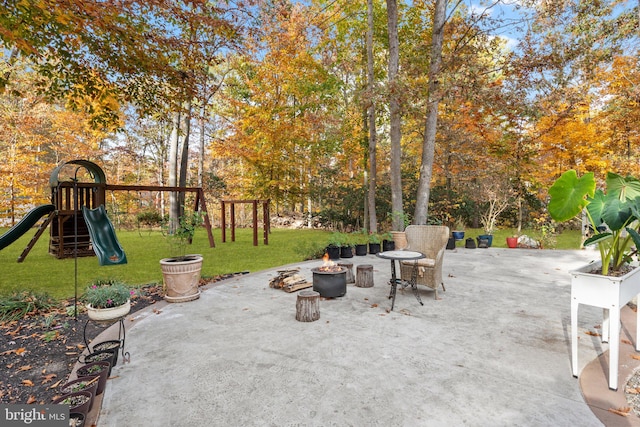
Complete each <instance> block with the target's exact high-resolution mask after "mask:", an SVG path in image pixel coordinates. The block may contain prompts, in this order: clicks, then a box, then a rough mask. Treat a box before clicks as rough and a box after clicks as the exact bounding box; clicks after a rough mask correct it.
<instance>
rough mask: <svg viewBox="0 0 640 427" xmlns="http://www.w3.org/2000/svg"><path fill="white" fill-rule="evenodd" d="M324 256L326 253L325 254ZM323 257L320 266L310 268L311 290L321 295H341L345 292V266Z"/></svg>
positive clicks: (327, 296) (326, 296)
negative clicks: (311, 276)
mask: <svg viewBox="0 0 640 427" xmlns="http://www.w3.org/2000/svg"><path fill="white" fill-rule="evenodd" d="M325 257H326V254H325ZM326 258H327V259H324V258H323V259H324V265H322V267H316V268H312V269H311V272H313V290H314V291H316V292H318V293H319V294H320V296H321V297H324V298H334V297H341V296H343V295H344V294H346V293H347V268H346V267H342V266H339V265H336V264H335V263H333V262H331V261H329V260H328V257H326Z"/></svg>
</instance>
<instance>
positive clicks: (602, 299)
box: [569, 261, 640, 390]
mask: <svg viewBox="0 0 640 427" xmlns="http://www.w3.org/2000/svg"><path fill="white" fill-rule="evenodd" d="M599 267H600V262H599V261H598V262H594V263H592V264H589V265H586V266H584V267H581V268H579V269H577V270H574V271H570V272H569V273H570V274H571V368H572V370H573V376H574V377H576V378H577V377H578V306H579V305H580V304H587V305H590V306H593V307H602V308H603V310H602V316H603V320H602V342H609V388H610V389H611V390H617V389H618V363H619V357H620V309H621V308H622V307H624V306H625V304H627V303H628V302H629V301H631V299H632V298H633V297H634V296H636V295H638V294H640V274H636V273H640V268H636V269H634V270H633V271H631V272H629V273H627V274H625V275H624V276H620V277H611V276H602V275H598V274H590V273H588V272H589V271H593V270H594V269H597V268H599ZM636 325H640V310H638V311H637V314H636ZM639 343H640V328H636V342H635V348H636V350H637V351H640V346H639Z"/></svg>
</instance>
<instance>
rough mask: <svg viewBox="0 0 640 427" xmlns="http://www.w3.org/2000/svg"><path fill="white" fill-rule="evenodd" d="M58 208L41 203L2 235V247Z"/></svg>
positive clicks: (0, 242) (0, 237)
mask: <svg viewBox="0 0 640 427" xmlns="http://www.w3.org/2000/svg"><path fill="white" fill-rule="evenodd" d="M55 209H56V207H55V206H53V205H40V206H38V207H35V208H33V209H31V210H30V211H29V213H27V214H26V215H25V217H24V218H22V219H21V220H20V222H18V223H17V224H16V225H14V226H13V227H11V228H10V229H9V231H7V232H6V233H4V234H3V235H2V236H0V249H4V248H6V247H7V246H9V245H10V244H12V243H13V242H15V241H16V240H18V238H20V236H22V235H23V234H24V233H26V232H27V231H29V230H30V229H31V227H33V226H34V225H35V223H36V222H38V220H39V219H40V218H42V217H43V216H45V215H48V214H50V213H51V212H53V211H54V210H55Z"/></svg>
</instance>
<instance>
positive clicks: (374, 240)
mask: <svg viewBox="0 0 640 427" xmlns="http://www.w3.org/2000/svg"><path fill="white" fill-rule="evenodd" d="M378 252H380V235H379V234H378V233H372V232H369V253H370V254H374V255H375V254H377V253H378Z"/></svg>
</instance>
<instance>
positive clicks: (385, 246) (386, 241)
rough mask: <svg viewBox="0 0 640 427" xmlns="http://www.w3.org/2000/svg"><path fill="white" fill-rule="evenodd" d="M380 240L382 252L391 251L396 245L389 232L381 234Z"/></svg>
mask: <svg viewBox="0 0 640 427" xmlns="http://www.w3.org/2000/svg"><path fill="white" fill-rule="evenodd" d="M380 238H381V239H382V250H383V251H392V250H394V249H395V248H396V245H395V243H394V241H393V235H392V234H391V232H390V231H389V232H386V233H383V234H382V235H381V236H380Z"/></svg>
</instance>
